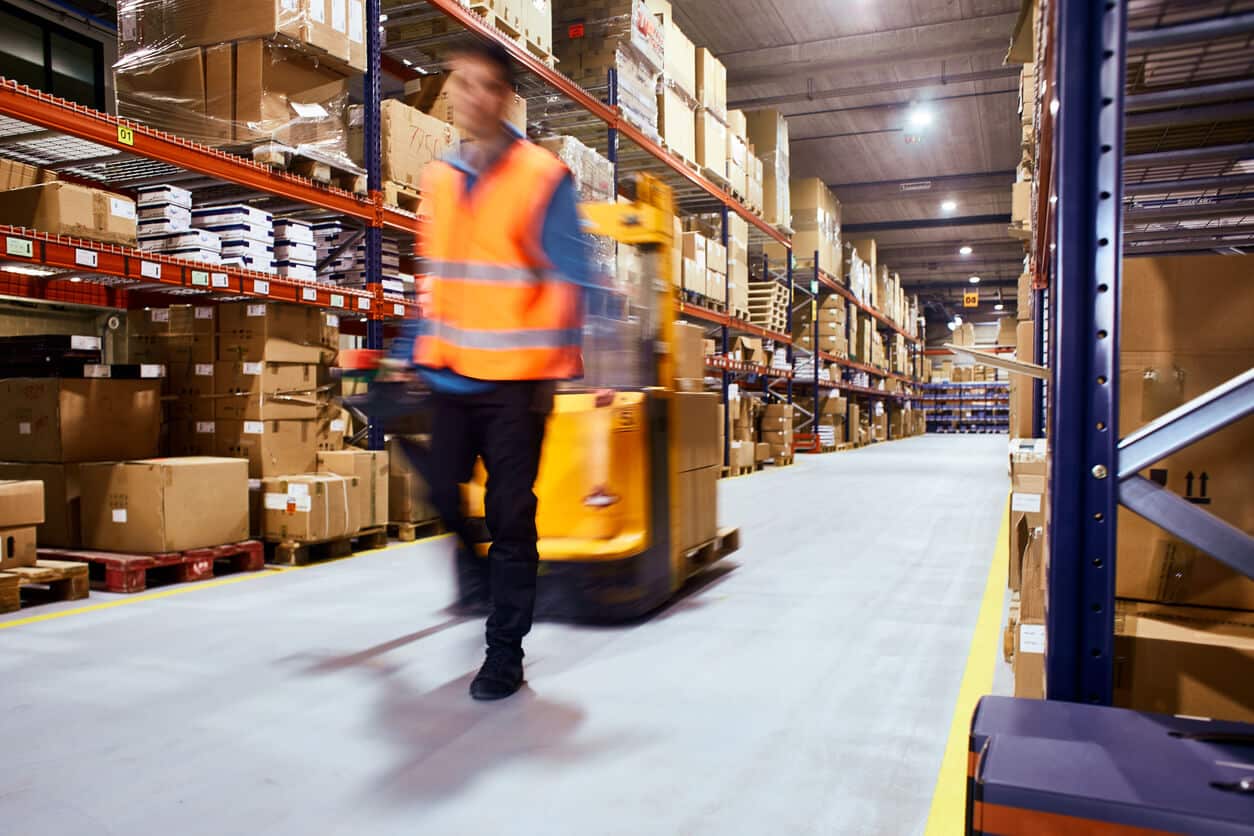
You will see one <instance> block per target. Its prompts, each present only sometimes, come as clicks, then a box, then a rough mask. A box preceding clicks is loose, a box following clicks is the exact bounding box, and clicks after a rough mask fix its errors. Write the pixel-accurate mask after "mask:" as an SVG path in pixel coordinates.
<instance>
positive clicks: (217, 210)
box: [192, 203, 274, 228]
mask: <svg viewBox="0 0 1254 836" xmlns="http://www.w3.org/2000/svg"><path fill="white" fill-rule="evenodd" d="M192 217H193V218H195V219H196V220H197V221H201V220H203V221H204V225H205V226H208V225H209V224H216V225H236V224H258V225H262V226H266V227H269V228H273V227H274V215H271V214H270V213H269V212H266V211H264V210H261V209H258V208H257V207H255V206H249V205H248V204H246V203H233V204H230V205H228V206H202V207H200V208H199V209H193V210H192Z"/></svg>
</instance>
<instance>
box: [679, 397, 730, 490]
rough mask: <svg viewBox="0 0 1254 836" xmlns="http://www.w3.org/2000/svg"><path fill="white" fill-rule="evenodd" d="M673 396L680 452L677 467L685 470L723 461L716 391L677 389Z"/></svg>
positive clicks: (713, 464)
mask: <svg viewBox="0 0 1254 836" xmlns="http://www.w3.org/2000/svg"><path fill="white" fill-rule="evenodd" d="M672 397H673V399H674V400H673V403H674V411H673V413H672V414H673V415H674V416H675V419H674V420H675V450H676V453H677V456H678V458H677V461H676V463H675V468H676V469H677V470H680V471H684V470H697V469H698V468H703V467H717V466H719V465H721V464H722V463H723V447H722V445H720V444H718V429H719V426H720V424H719V422H720V418H719V408H718V406H719V396H718V395H717V394H715V393H713V392H676V393H675V394H674V395H673V396H672Z"/></svg>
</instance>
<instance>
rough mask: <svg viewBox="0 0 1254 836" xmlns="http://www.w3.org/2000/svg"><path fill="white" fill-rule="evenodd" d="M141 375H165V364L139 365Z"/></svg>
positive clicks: (145, 376)
mask: <svg viewBox="0 0 1254 836" xmlns="http://www.w3.org/2000/svg"><path fill="white" fill-rule="evenodd" d="M139 376H140V377H144V378H147V377H165V366H161V365H149V364H144V365H141V366H140V367H139Z"/></svg>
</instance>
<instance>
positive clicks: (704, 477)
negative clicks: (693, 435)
mask: <svg viewBox="0 0 1254 836" xmlns="http://www.w3.org/2000/svg"><path fill="white" fill-rule="evenodd" d="M747 449H748V450H749V466H752V465H753V445H748V446H747ZM718 474H719V468H717V467H703V468H700V469H698V470H687V471H684V472H682V473H680V474H679V497H680V503H679V544H678V545H679V548H681V549H688V548H692V547H693V546H698V545H700V544H702V543H705V542H707V541H709V540H713V539H714V538H715V537H717V536H718Z"/></svg>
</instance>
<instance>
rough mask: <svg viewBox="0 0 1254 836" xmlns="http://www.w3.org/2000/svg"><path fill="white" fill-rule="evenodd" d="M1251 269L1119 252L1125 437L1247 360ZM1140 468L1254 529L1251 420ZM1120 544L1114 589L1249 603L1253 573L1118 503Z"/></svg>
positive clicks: (1253, 606) (1232, 262)
mask: <svg viewBox="0 0 1254 836" xmlns="http://www.w3.org/2000/svg"><path fill="white" fill-rule="evenodd" d="M1251 265H1254V259H1251V258H1249V257H1247V256H1231V257H1230V256H1192V257H1166V258H1130V259H1125V261H1124V296H1123V299H1124V302H1123V306H1122V317H1123V320H1122V321H1123V330H1122V333H1121V334H1120V341H1121V349H1122V354H1121V357H1120V375H1119V380H1120V383H1119V385H1120V390H1119V413H1120V426H1119V434H1120V436H1121V437H1126V436H1127V435H1129V434H1131V433H1132V432H1134V431H1135V430H1137V429H1138V428H1139V427H1141V426H1143V425H1144V424H1146V423H1148V422H1150V421H1152V420H1154V419H1156V418H1158V417H1159V416H1161V415H1162V414H1164V413H1166V412H1169V411H1170V410H1172V409H1174V408H1175V407H1177V406H1179V405H1181V404H1183V403H1185V402H1187V401H1189V400H1191V399H1193V398H1195V397H1198V396H1200V395H1202V394H1204V393H1205V392H1208V391H1210V390H1211V389H1213V388H1214V387H1216V386H1218V385H1220V384H1222V383H1225V382H1226V381H1228V380H1231V379H1232V378H1234V377H1236V376H1237V375H1239V374H1241V373H1243V372H1245V371H1246V370H1247V369H1249V368H1250V367H1251V366H1254V329H1251V328H1250V327H1249V317H1248V315H1247V313H1248V311H1249V310H1250V309H1251V305H1254V285H1251V284H1250V283H1249V277H1250V270H1251ZM1199 277H1202V278H1200V279H1199ZM1199 281H1203V282H1204V292H1199V284H1198V282H1199ZM1142 475H1143V476H1145V477H1147V478H1149V479H1151V480H1152V481H1155V482H1158V483H1159V484H1161V485H1164V486H1165V487H1166V488H1167V489H1168V490H1170V491H1171V492H1173V493H1175V494H1177V495H1178V496H1182V497H1186V498H1188V499H1189V500H1190V501H1191V502H1193V503H1194V504H1197V505H1200V506H1202V507H1203V508H1204V509H1205V510H1206V511H1209V512H1210V513H1212V514H1214V515H1215V516H1217V517H1219V518H1220V519H1222V520H1224V521H1225V522H1227V523H1229V524H1230V525H1233V526H1235V527H1237V528H1239V529H1241V530H1243V531H1245V532H1247V533H1249V532H1254V505H1252V504H1251V503H1250V501H1249V497H1250V496H1251V495H1254V422H1251V421H1249V420H1246V421H1239V422H1237V423H1235V424H1231V425H1229V426H1227V427H1225V428H1223V429H1222V430H1220V431H1219V432H1217V433H1214V434H1213V435H1210V436H1208V437H1206V438H1203V439H1200V440H1198V441H1197V442H1195V443H1193V444H1190V445H1189V446H1187V447H1185V448H1184V449H1182V450H1180V451H1179V452H1177V453H1174V454H1172V455H1171V456H1168V457H1167V458H1165V459H1163V460H1161V461H1159V462H1156V463H1154V464H1153V465H1151V466H1150V467H1149V468H1148V469H1147V470H1146V471H1144V472H1143V473H1142ZM1190 477H1192V478H1190ZM1118 544H1119V555H1118V560H1117V563H1116V565H1117V567H1118V569H1117V574H1118V576H1117V585H1116V589H1117V594H1118V595H1119V596H1120V597H1123V598H1137V599H1141V600H1147V601H1161V602H1164V603H1176V604H1190V605H1195V606H1208V607H1230V608H1236V609H1243V610H1254V580H1251V579H1249V578H1246V577H1244V576H1242V575H1239V574H1237V573H1236V572H1234V571H1232V570H1230V569H1228V568H1227V567H1225V566H1224V565H1222V564H1220V563H1219V562H1218V561H1216V560H1214V559H1213V558H1211V557H1210V556H1208V555H1205V554H1203V553H1201V552H1199V551H1197V550H1196V549H1194V548H1193V547H1192V546H1190V545H1188V544H1186V543H1184V542H1183V541H1181V540H1179V539H1178V538H1176V537H1174V536H1173V535H1170V534H1168V533H1167V532H1166V531H1163V530H1162V529H1160V528H1158V527H1157V526H1155V525H1153V524H1152V523H1150V522H1148V521H1146V520H1145V519H1143V518H1142V517H1139V516H1137V515H1136V514H1133V513H1132V512H1130V511H1127V510H1126V509H1120V512H1119V530H1118Z"/></svg>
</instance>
